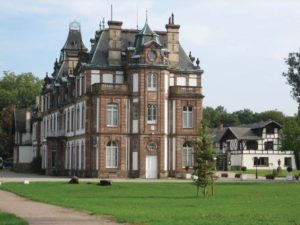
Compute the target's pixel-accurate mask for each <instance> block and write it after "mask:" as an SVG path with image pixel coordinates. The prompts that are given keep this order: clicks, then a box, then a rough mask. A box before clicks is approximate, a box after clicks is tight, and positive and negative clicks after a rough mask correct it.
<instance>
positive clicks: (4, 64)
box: [0, 0, 300, 115]
mask: <svg viewBox="0 0 300 225" xmlns="http://www.w3.org/2000/svg"><path fill="white" fill-rule="evenodd" d="M111 4H113V9H114V10H113V11H114V13H113V17H114V20H120V21H123V28H136V24H137V11H138V21H139V22H138V24H139V27H140V28H141V27H142V26H143V24H144V22H145V11H146V10H148V21H149V25H150V27H151V28H152V29H153V30H165V24H166V23H167V22H168V17H169V16H170V15H171V13H172V12H174V14H175V23H177V24H180V25H181V27H180V42H181V44H182V45H183V47H184V49H185V50H186V52H187V53H188V52H189V51H192V54H193V56H196V57H199V59H200V61H201V63H200V65H201V67H202V69H204V71H205V73H204V75H203V93H204V95H205V96H206V97H205V100H204V105H205V106H212V107H216V106H218V105H223V106H224V107H225V108H226V109H227V110H228V111H229V112H233V111H236V110H240V109H244V108H249V109H251V110H253V111H255V112H261V111H265V110H270V109H277V110H280V111H283V112H284V113H285V114H287V115H293V114H294V113H296V111H297V104H296V102H295V101H294V100H293V99H292V98H291V97H290V87H289V86H288V85H287V84H286V81H285V78H284V77H282V75H281V74H282V72H284V71H286V70H287V66H286V65H285V63H284V58H286V57H287V56H288V53H289V52H294V51H299V47H300V14H299V9H300V1H297V0H285V1H281V0H264V1H258V0H252V1H246V0H244V1H243V0H189V1H179V0H172V1H171V0H164V1H156V0H153V1H146V0H139V1H137V0H126V1H125V0H122V1H121V0H26V1H24V0H1V1H0V51H1V54H0V71H4V70H10V71H14V72H16V73H20V72H33V73H34V74H35V75H37V76H39V77H40V78H43V77H44V76H45V73H46V72H49V73H51V72H52V69H53V63H54V61H55V58H57V57H58V56H59V52H60V49H61V48H62V46H63V44H64V42H65V40H66V37H67V33H68V26H69V23H70V22H71V21H73V20H77V21H79V22H80V23H81V30H82V34H83V39H84V43H85V45H86V46H87V47H90V43H89V39H90V38H92V37H94V32H95V30H96V29H98V28H99V22H100V20H102V18H103V17H104V18H105V21H107V20H109V19H110V5H111ZM137 9H138V10H137Z"/></svg>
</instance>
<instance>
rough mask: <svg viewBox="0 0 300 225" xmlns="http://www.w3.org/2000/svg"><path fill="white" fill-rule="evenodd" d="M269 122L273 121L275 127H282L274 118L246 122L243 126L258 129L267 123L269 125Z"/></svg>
mask: <svg viewBox="0 0 300 225" xmlns="http://www.w3.org/2000/svg"><path fill="white" fill-rule="evenodd" d="M271 123H273V124H274V125H276V126H277V127H280V128H282V125H281V124H280V123H277V122H276V121H274V120H267V121H261V122H258V123H251V124H246V125H243V127H249V128H252V129H259V128H264V127H266V126H267V125H269V124H271Z"/></svg>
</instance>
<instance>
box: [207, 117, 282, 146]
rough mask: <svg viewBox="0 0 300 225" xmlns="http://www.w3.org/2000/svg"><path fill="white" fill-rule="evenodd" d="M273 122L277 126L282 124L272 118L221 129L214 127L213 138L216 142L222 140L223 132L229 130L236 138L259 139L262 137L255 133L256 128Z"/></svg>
mask: <svg viewBox="0 0 300 225" xmlns="http://www.w3.org/2000/svg"><path fill="white" fill-rule="evenodd" d="M271 123H274V124H275V125H276V126H277V127H279V128H281V127H282V126H281V125H280V124H279V123H277V122H276V121H273V120H268V121H263V122H258V123H252V124H245V125H242V126H240V127H226V128H223V129H221V130H220V129H215V130H214V131H213V132H214V140H215V141H216V142H219V141H221V140H222V138H223V137H224V136H225V134H228V132H231V133H232V134H233V135H234V136H235V137H236V139H238V140H259V139H262V137H260V136H259V135H257V134H256V133H255V132H254V131H255V130H256V129H262V128H264V127H266V126H268V125H269V124H271Z"/></svg>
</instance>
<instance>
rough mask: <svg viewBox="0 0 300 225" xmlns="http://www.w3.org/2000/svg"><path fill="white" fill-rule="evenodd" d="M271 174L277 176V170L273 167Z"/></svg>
mask: <svg viewBox="0 0 300 225" xmlns="http://www.w3.org/2000/svg"><path fill="white" fill-rule="evenodd" d="M272 175H273V176H274V177H277V176H278V171H277V170H275V169H273V172H272Z"/></svg>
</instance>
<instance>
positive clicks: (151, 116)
mask: <svg viewBox="0 0 300 225" xmlns="http://www.w3.org/2000/svg"><path fill="white" fill-rule="evenodd" d="M156 120H157V105H154V104H149V105H148V123H156Z"/></svg>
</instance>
